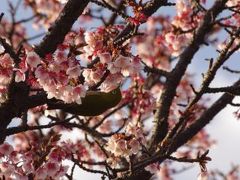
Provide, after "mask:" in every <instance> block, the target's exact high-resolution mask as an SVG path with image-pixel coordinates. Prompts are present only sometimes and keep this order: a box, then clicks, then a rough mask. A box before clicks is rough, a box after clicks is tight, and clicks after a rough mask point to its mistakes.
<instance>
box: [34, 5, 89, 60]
mask: <svg viewBox="0 0 240 180" xmlns="http://www.w3.org/2000/svg"><path fill="white" fill-rule="evenodd" d="M88 2H89V0H69V1H68V2H67V4H66V5H65V7H64V8H63V10H62V12H61V13H60V15H59V16H58V18H57V20H56V21H55V23H54V24H53V25H52V26H51V27H50V28H49V32H48V33H47V34H46V36H45V37H44V38H43V40H42V41H41V43H40V44H39V45H37V46H36V47H35V51H36V53H37V54H38V55H39V56H40V57H45V55H46V54H49V53H53V52H54V51H55V50H56V49H57V46H58V45H59V44H60V43H62V42H63V40H64V38H65V35H66V34H67V33H68V32H69V31H70V29H71V27H72V25H73V24H74V22H75V21H76V20H77V18H78V17H79V16H80V15H81V14H82V12H83V10H84V9H85V7H86V6H87V4H88Z"/></svg>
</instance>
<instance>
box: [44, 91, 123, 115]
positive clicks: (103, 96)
mask: <svg viewBox="0 0 240 180" xmlns="http://www.w3.org/2000/svg"><path fill="white" fill-rule="evenodd" d="M121 99H122V95H121V90H120V87H118V88H116V89H114V90H112V91H110V92H108V93H106V92H100V91H88V92H87V94H86V96H85V97H84V98H82V104H77V103H71V104H66V103H63V102H49V103H48V109H49V110H51V109H61V110H63V111H65V112H67V113H71V114H76V115H80V116H97V115H100V114H102V113H104V112H105V111H106V110H108V109H110V108H112V107H114V106H116V105H117V104H118V103H119V102H120V101H121Z"/></svg>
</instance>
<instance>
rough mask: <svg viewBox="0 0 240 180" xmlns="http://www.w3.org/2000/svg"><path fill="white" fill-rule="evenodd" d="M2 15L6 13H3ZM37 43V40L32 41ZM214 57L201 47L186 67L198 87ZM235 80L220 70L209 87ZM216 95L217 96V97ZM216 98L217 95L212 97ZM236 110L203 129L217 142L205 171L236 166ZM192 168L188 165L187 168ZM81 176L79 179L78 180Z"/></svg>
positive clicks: (192, 173)
mask: <svg viewBox="0 0 240 180" xmlns="http://www.w3.org/2000/svg"><path fill="white" fill-rule="evenodd" d="M0 1H1V5H0V12H7V10H8V8H7V4H6V1H5V0H0ZM12 2H16V0H12ZM30 14H31V11H29V10H27V9H24V10H21V11H19V15H18V18H19V19H21V18H26V17H29V16H30ZM6 16H8V15H7V13H6ZM26 26H27V31H28V33H29V34H30V35H34V34H33V32H34V31H33V29H32V27H31V24H26ZM33 43H37V41H35V42H33ZM215 55H216V52H215V50H214V49H211V48H203V50H201V51H200V52H198V53H197V54H196V55H195V57H194V59H193V63H192V64H191V66H190V67H189V69H188V70H189V72H191V73H192V74H194V76H195V79H196V81H195V85H196V86H199V85H200V82H201V73H203V72H205V71H206V68H207V67H208V63H207V61H205V60H204V59H205V58H211V57H214V56H215ZM239 59H240V53H238V54H236V55H234V56H233V57H232V58H231V60H230V61H229V63H228V64H227V65H229V67H232V68H234V69H240V63H238V62H236V60H239ZM237 79H238V77H237V76H235V77H233V76H232V74H230V73H228V72H226V71H223V70H221V71H220V72H219V73H218V74H217V76H216V80H215V81H214V83H213V84H211V86H212V87H222V86H224V85H231V83H232V82H234V81H235V80H237ZM218 96H219V95H218ZM216 97H217V96H216ZM216 97H215V98H212V99H211V100H210V101H209V104H211V103H212V101H213V100H214V99H216ZM235 102H240V99H237V98H236V99H235ZM236 110H237V108H233V107H230V106H228V107H227V108H225V109H224V110H223V111H222V112H220V113H219V114H218V115H217V116H216V117H215V118H214V120H213V121H212V122H211V123H210V124H209V125H208V126H207V127H206V128H207V130H208V132H209V134H210V136H211V138H212V139H215V140H217V144H216V145H214V146H213V147H212V148H211V149H210V153H209V155H210V157H211V158H212V161H210V162H209V163H208V165H207V167H208V169H219V170H222V171H224V172H226V171H227V170H229V169H230V167H231V164H240V156H239V152H240V143H239V139H240V121H238V120H236V118H234V115H233V112H234V111H236ZM177 166H179V165H177ZM191 166H192V165H191ZM199 172H200V169H199V166H198V165H197V164H195V165H193V168H191V169H190V170H188V171H186V172H184V173H181V174H178V175H176V176H174V179H176V180H178V179H185V180H194V179H197V175H198V173H199ZM77 174H78V175H77V176H78V177H79V179H85V178H87V179H88V180H95V179H99V178H96V176H95V175H94V174H90V173H85V172H81V173H80V172H79V171H78V172H77ZM80 176H81V178H80ZM77 179H78V178H77Z"/></svg>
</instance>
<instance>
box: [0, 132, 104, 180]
mask: <svg viewBox="0 0 240 180" xmlns="http://www.w3.org/2000/svg"><path fill="white" fill-rule="evenodd" d="M42 141H43V140H42V139H41V138H40V137H39V135H37V133H34V132H33V133H25V134H23V133H22V134H18V135H16V136H15V137H14V142H16V146H15V148H14V147H13V146H12V145H10V144H8V143H4V144H2V145H0V176H1V177H2V176H5V177H7V178H10V179H18V180H27V179H28V178H29V177H34V179H37V180H43V179H48V178H51V179H60V178H62V177H64V176H65V175H66V173H67V171H68V169H69V165H67V164H66V160H72V158H75V159H77V160H79V161H89V162H94V160H93V159H91V158H90V157H91V155H90V151H89V150H87V148H88V145H87V143H85V142H84V141H81V140H78V141H76V142H75V143H73V142H72V141H70V140H66V141H59V139H55V138H54V137H51V138H50V139H49V140H47V141H48V142H47V143H45V144H43V143H42ZM18 142H19V143H18ZM92 149H93V150H92V151H93V152H94V151H95V152H99V150H97V148H92ZM98 154H99V153H98Z"/></svg>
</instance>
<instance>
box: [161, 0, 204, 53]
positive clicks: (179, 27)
mask: <svg viewBox="0 0 240 180" xmlns="http://www.w3.org/2000/svg"><path fill="white" fill-rule="evenodd" d="M193 9H194V7H192V6H191V5H190V4H189V3H187V2H186V1H185V0H178V1H177V2H176V11H177V14H176V16H175V17H174V19H173V20H172V22H171V24H172V26H173V30H172V31H170V32H167V33H166V34H165V43H166V46H167V47H168V49H169V50H171V51H172V55H173V56H178V55H179V54H180V53H181V51H182V50H183V48H184V47H186V45H187V44H188V43H189V41H190V40H191V38H192V33H191V31H193V30H194V29H195V28H196V27H197V25H198V24H199V23H200V21H201V20H202V18H203V15H204V14H203V13H201V12H199V13H197V15H195V16H193V15H192V14H193V13H194V12H193Z"/></svg>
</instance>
